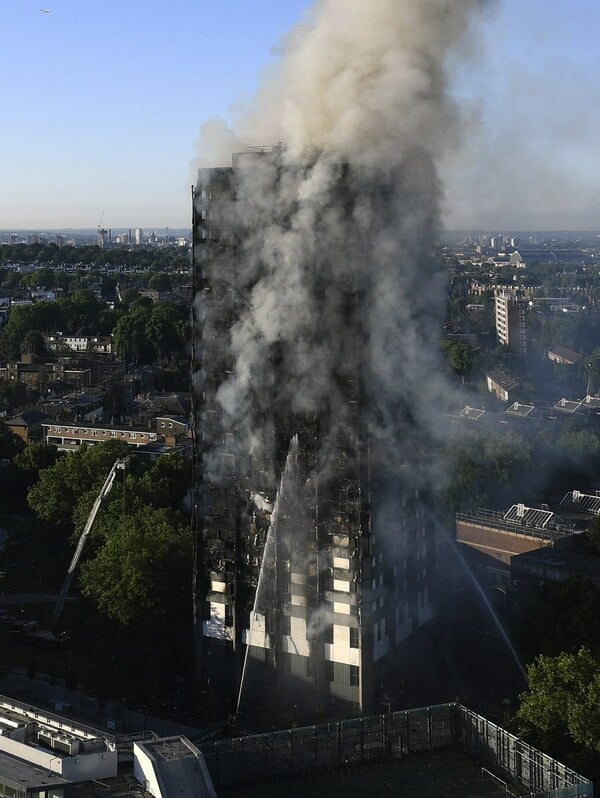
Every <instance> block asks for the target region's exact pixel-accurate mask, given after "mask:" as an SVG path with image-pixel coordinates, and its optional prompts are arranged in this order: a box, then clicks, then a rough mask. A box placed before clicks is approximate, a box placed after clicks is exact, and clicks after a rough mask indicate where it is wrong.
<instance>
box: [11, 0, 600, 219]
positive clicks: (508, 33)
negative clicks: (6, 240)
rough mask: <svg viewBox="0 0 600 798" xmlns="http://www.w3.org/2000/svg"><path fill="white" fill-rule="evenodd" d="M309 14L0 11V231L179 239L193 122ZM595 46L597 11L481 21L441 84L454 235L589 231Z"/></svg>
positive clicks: (597, 90)
mask: <svg viewBox="0 0 600 798" xmlns="http://www.w3.org/2000/svg"><path fill="white" fill-rule="evenodd" d="M364 2H374V3H376V2H377V0H364ZM399 2H425V0H399ZM310 5H311V2H309V0H211V2H208V1H207V0H170V2H158V0H147V1H146V2H141V0H126V2H117V0H104V1H103V2H92V1H91V0H54V2H52V0H49V2H48V3H47V5H45V6H44V5H43V3H42V4H40V2H37V3H34V2H31V0H0V24H1V27H2V39H1V45H0V75H1V78H0V81H1V92H0V229H5V230H6V229H11V228H15V229H16V228H30V229H52V228H56V227H68V226H71V227H95V226H96V225H97V224H98V223H99V222H100V220H101V219H102V220H103V224H104V226H108V227H123V226H129V227H137V226H141V227H164V226H165V225H168V226H169V227H185V226H187V225H189V220H190V211H189V206H190V202H189V186H190V184H191V183H192V182H193V166H192V164H193V162H195V161H196V160H197V157H198V156H197V153H196V152H195V148H194V141H195V140H197V138H198V132H199V129H200V126H201V124H202V123H203V122H204V121H205V120H206V119H208V118H210V117H213V116H215V115H217V116H224V117H225V118H231V117H232V115H233V116H235V109H236V107H238V108H239V106H240V105H243V104H247V103H249V102H251V100H252V96H253V93H254V91H255V89H256V88H257V85H258V83H259V80H260V76H261V72H262V71H263V70H264V69H265V68H266V67H267V66H268V65H270V64H273V63H275V62H276V60H277V45H278V43H279V42H280V41H281V38H282V36H283V35H284V34H285V33H286V31H287V30H289V28H290V27H291V26H292V25H293V24H294V23H296V22H297V21H298V20H300V19H301V18H302V16H303V14H304V12H305V11H306V10H307V9H308V8H309V7H310ZM41 7H46V8H51V9H52V13H51V14H44V13H41V12H40V8H41ZM599 38H600V5H599V4H598V0H498V2H497V3H496V4H495V9H494V11H493V12H491V13H489V14H488V15H486V18H485V20H484V21H483V23H482V24H481V25H480V26H479V29H478V33H477V36H476V37H475V38H474V39H473V40H472V41H471V46H470V48H469V52H468V58H467V59H466V60H465V61H464V62H462V63H457V64H456V67H455V69H454V71H453V90H454V93H455V94H456V95H457V97H459V98H460V99H461V103H462V104H463V107H464V133H463V141H462V147H461V149H460V150H459V151H458V152H456V153H454V154H453V156H452V158H450V159H449V160H448V162H447V163H446V164H444V167H443V173H444V176H445V186H446V189H445V191H446V200H445V213H446V216H445V218H446V222H447V224H448V225H449V226H453V227H484V228H491V229H501V228H502V229H532V228H536V229H541V228H564V229H596V228H600V162H599V156H598V152H599V150H600V144H599V142H600V78H599V75H600V48H599V47H598V40H599ZM259 143H264V142H259Z"/></svg>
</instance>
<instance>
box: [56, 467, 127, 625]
mask: <svg viewBox="0 0 600 798" xmlns="http://www.w3.org/2000/svg"><path fill="white" fill-rule="evenodd" d="M127 460H128V458H126V457H125V458H119V459H118V460H115V462H114V463H113V466H112V468H111V469H110V471H109V472H108V476H107V477H106V480H105V482H104V485H103V486H102V490H101V491H100V493H99V494H98V496H97V497H96V500H95V502H94V504H93V506H92V509H91V511H90V514H89V515H88V519H87V521H86V522H85V526H84V528H83V532H82V533H81V537H80V538H79V542H78V543H77V548H76V549H75V554H74V555H73V559H72V560H71V564H70V565H69V568H68V569H67V575H66V576H65V581H64V582H63V586H62V589H61V591H60V595H59V597H58V599H57V601H56V605H55V607H54V613H53V615H52V628H53V629H55V628H56V625H57V623H58V619H59V618H60V614H61V612H62V610H63V607H64V604H65V599H66V598H67V596H68V594H69V590H70V589H71V582H72V581H73V576H74V574H75V570H76V568H77V565H78V563H79V560H80V559H81V554H82V552H83V549H84V546H85V544H86V543H87V539H88V537H89V534H90V532H91V531H92V527H93V526H94V521H95V520H96V516H97V515H98V510H99V509H100V505H101V504H102V502H103V501H104V499H106V497H107V496H108V494H109V493H110V492H111V490H112V486H113V483H114V481H115V477H116V475H117V471H119V470H124V469H125V466H126V465H127Z"/></svg>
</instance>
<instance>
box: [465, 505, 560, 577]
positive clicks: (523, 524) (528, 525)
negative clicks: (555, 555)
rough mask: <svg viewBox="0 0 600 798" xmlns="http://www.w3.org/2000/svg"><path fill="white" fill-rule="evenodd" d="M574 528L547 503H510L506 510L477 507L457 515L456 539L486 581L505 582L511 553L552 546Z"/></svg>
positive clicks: (516, 553)
mask: <svg viewBox="0 0 600 798" xmlns="http://www.w3.org/2000/svg"><path fill="white" fill-rule="evenodd" d="M574 531H575V530H574V528H573V527H572V526H569V525H568V524H567V523H565V522H564V521H563V519H561V518H559V517H558V516H557V515H555V514H554V513H553V512H552V511H551V510H549V509H548V508H547V507H546V506H544V507H542V508H541V509H539V508H536V507H527V506H526V505H524V504H513V505H512V507H510V508H509V509H508V510H507V511H506V512H505V513H500V512H497V511H493V510H483V509H482V510H478V511H477V512H472V513H457V514H456V541H457V543H460V544H462V545H463V546H465V547H466V553H467V559H469V561H470V562H471V564H472V566H473V567H474V569H475V570H476V572H478V576H479V578H480V580H481V581H482V582H485V583H486V584H507V583H508V582H509V578H510V564H511V560H512V558H513V557H514V556H516V555H518V554H522V553H524V552H529V551H534V550H536V549H539V548H544V547H547V546H551V545H552V543H553V541H555V540H557V539H560V538H563V537H566V536H569V535H571V534H573V532H574Z"/></svg>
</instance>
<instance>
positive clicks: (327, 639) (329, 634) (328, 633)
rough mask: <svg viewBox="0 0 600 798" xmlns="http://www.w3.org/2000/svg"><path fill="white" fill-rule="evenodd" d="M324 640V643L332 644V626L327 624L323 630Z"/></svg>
mask: <svg viewBox="0 0 600 798" xmlns="http://www.w3.org/2000/svg"><path fill="white" fill-rule="evenodd" d="M324 638H325V642H326V643H333V624H329V625H328V626H327V627H326V628H325V635H324Z"/></svg>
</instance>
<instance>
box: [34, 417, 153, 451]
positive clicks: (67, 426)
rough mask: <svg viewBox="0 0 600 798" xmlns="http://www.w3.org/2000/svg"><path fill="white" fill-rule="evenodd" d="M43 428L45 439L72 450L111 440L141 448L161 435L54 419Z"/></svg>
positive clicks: (141, 430)
mask: <svg viewBox="0 0 600 798" xmlns="http://www.w3.org/2000/svg"><path fill="white" fill-rule="evenodd" d="M42 428H43V431H44V441H45V442H46V443H53V444H54V445H55V446H57V447H58V449H60V450H61V451H72V450H74V449H78V448H79V447H80V446H81V445H82V444H89V445H95V444H97V443H103V442H104V441H110V440H118V441H124V442H125V443H127V444H128V445H129V446H133V447H135V448H139V447H140V446H145V445H147V444H148V443H155V442H157V441H158V440H159V435H158V433H157V432H155V431H154V430H151V429H139V428H135V427H127V426H113V425H111V424H101V423H92V424H89V423H82V422H80V423H77V422H63V421H58V420H54V421H51V422H49V421H46V422H44V423H43V424H42Z"/></svg>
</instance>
